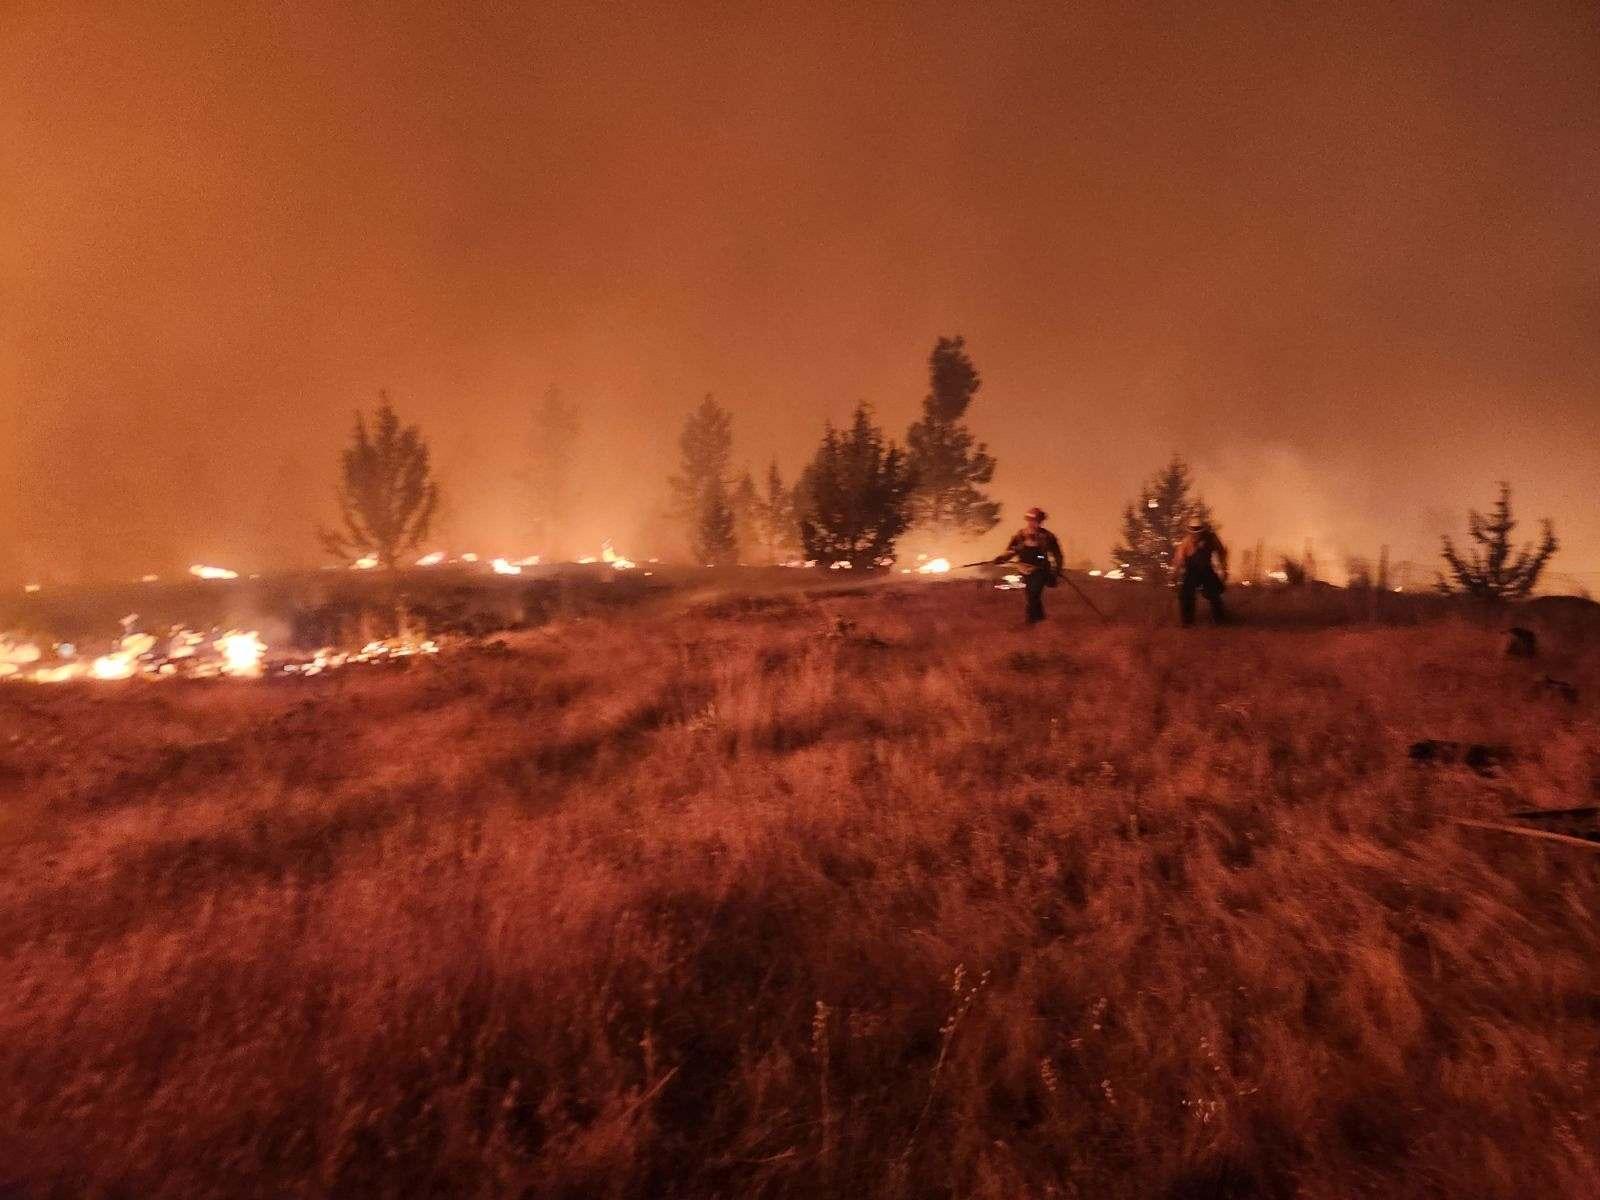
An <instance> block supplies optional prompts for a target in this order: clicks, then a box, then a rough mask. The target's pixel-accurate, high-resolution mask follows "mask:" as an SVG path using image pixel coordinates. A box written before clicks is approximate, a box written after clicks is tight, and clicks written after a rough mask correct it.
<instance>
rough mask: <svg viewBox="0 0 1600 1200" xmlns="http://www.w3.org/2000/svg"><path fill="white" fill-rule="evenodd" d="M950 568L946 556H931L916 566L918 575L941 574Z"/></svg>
mask: <svg viewBox="0 0 1600 1200" xmlns="http://www.w3.org/2000/svg"><path fill="white" fill-rule="evenodd" d="M949 570H950V560H949V559H948V558H933V559H929V560H928V561H927V562H925V563H923V564H922V565H921V566H920V567H918V568H917V574H918V575H943V574H945V573H947V572H948V571H949Z"/></svg>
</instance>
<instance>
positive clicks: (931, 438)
mask: <svg viewBox="0 0 1600 1200" xmlns="http://www.w3.org/2000/svg"><path fill="white" fill-rule="evenodd" d="M982 386H983V383H982V380H980V379H979V378H978V371H977V368H976V367H974V366H973V365H972V359H971V358H969V357H968V356H967V351H966V339H964V338H961V337H954V338H945V337H942V338H940V339H939V340H938V341H937V342H936V343H935V344H934V347H933V352H932V353H931V354H929V355H928V394H927V395H926V396H925V397H923V400H922V417H921V419H920V420H918V421H916V422H914V423H913V424H912V426H911V428H910V429H909V430H907V431H906V447H907V454H906V459H907V462H908V463H909V465H910V469H911V472H912V475H913V476H914V478H915V479H916V486H915V488H914V489H913V490H912V493H911V521H912V524H913V525H915V526H917V527H918V528H919V529H926V530H928V531H930V532H932V533H935V534H939V535H943V536H959V537H977V536H979V535H981V534H985V533H988V532H989V530H991V529H993V528H994V527H995V525H996V524H998V523H999V521H1000V505H999V504H997V503H995V502H994V501H993V500H990V499H989V497H988V495H987V494H986V493H985V492H983V490H982V486H983V485H985V484H987V483H989V481H990V480H992V479H993V478H994V467H995V462H994V458H993V456H992V455H990V454H989V449H988V447H987V446H986V445H984V444H983V443H982V442H978V441H976V440H975V439H974V438H973V436H972V432H971V431H970V430H969V429H968V428H967V427H966V425H965V423H964V422H963V418H964V417H965V416H966V414H967V409H968V408H969V407H970V406H971V404H972V398H973V396H975V395H976V394H977V392H978V389H979V388H980V387H982Z"/></svg>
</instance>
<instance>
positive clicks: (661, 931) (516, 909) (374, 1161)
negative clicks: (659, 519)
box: [0, 585, 1600, 1200]
mask: <svg viewBox="0 0 1600 1200" xmlns="http://www.w3.org/2000/svg"><path fill="white" fill-rule="evenodd" d="M1295 603H1296V604H1297V605H1298V607H1297V608H1296V609H1295V610H1294V612H1293V613H1292V614H1291V616H1290V618H1286V619H1285V620H1283V621H1281V622H1279V623H1278V624H1276V625H1274V623H1273V622H1272V621H1271V620H1270V616H1271V614H1270V612H1268V611H1267V610H1265V609H1261V610H1259V611H1258V612H1257V614H1256V615H1257V617H1259V618H1261V619H1259V620H1256V621H1255V622H1253V623H1247V624H1244V625H1241V626H1239V627H1232V628H1224V629H1220V630H1214V629H1209V628H1200V629H1197V630H1193V631H1189V632H1184V631H1180V630H1176V629H1172V628H1170V627H1167V626H1166V625H1164V624H1162V623H1160V622H1158V621H1156V620H1153V619H1151V618H1150V617H1147V616H1144V615H1141V614H1139V613H1137V612H1125V613H1123V614H1122V615H1121V616H1119V618H1118V619H1117V620H1115V621H1112V622H1109V623H1101V622H1099V621H1096V620H1095V619H1094V618H1093V617H1091V616H1087V615H1085V614H1084V613H1082V612H1081V611H1080V610H1076V609H1073V608H1072V607H1071V606H1070V599H1069V598H1068V597H1065V596H1061V597H1059V598H1055V600H1054V606H1055V610H1056V611H1055V613H1054V616H1053V619H1052V621H1051V622H1049V623H1047V624H1046V625H1045V626H1043V627H1041V628H1038V629H1035V630H1031V631H1025V630H1023V629H1021V628H1020V627H1019V622H1018V618H1019V616H1020V612H1019V611H1018V610H1019V609H1020V602H1019V601H1018V600H1017V598H1016V597H1014V596H1007V595H1001V594H997V593H994V592H992V591H991V590H988V589H984V588H978V587H965V586H960V585H936V586H920V587H913V586H907V587H898V586H897V587H890V588H887V589H884V588H880V589H870V588H868V589H861V590H856V591H850V590H837V591H832V592H830V593H828V594H816V593H811V594H807V593H805V592H802V591H799V590H795V591H791V592H789V593H786V594H783V595H779V596H764V597H763V596H739V595H724V596H720V597H712V598H709V599H708V598H706V597H703V596H701V597H694V598H690V597H685V599H684V602H683V603H681V604H677V605H674V604H670V603H657V604H652V605H641V606H638V607H636V608H633V609H627V608H618V609H616V610H615V611H608V612H604V613H598V614H590V615H584V614H581V613H580V614H578V615H575V616H562V615H560V614H556V615H553V616H551V617H550V618H549V619H548V620H546V621H545V623H544V624H542V625H541V626H540V627H539V628H537V629H532V630H527V631H522V632H511V633H507V634H504V635H502V638H503V645H500V646H496V647H495V648H494V650H493V651H492V652H490V651H485V650H479V651H477V652H471V651H456V652H446V653H445V654H442V655H440V656H438V657H437V658H436V659H432V660H428V661H425V662H424V661H419V662H416V663H414V664H413V665H412V666H411V667H409V668H408V669H406V670H403V671H387V670H364V669H361V668H352V669H348V670H346V671H344V672H340V673H335V674H332V675H329V676H326V677H320V678H316V679H306V680H295V681H293V683H292V684H250V683H244V682H232V681H224V682H217V681H211V682H200V681H195V682H182V681H169V682H165V683H147V682H140V681H129V682H127V683H122V684H107V685H63V686H61V687H56V688H32V687H28V688H23V687H9V688H3V689H0V850H3V852H4V860H3V861H4V863H5V869H4V873H3V876H0V890H3V902H0V955H3V956H4V962H3V967H4V973H5V978H6V980H7V1002H6V1004H5V1005H4V1006H0V1194H3V1195H6V1196H13V1195H14V1196H18V1197H34V1196H39V1197H54V1196H62V1197H68V1196H71V1197H78V1196H86V1197H166V1196H171V1197H200V1196H229V1197H233V1196H240V1197H251V1196H261V1197H269V1196H270V1197H280V1196H394V1197H402V1196H404V1197H413V1196H439V1197H446V1196H449V1197H460V1196H478V1197H501V1196H507V1197H590V1196H611V1197H635V1196H637V1197H674V1196H677V1197H712V1196H726V1197H734V1196H741V1197H742V1196H764V1197H791V1196H792V1197H835V1196H837V1197H845V1196H849V1197H958V1196H959V1197H966V1196H985V1197H996V1198H999V1197H1008V1198H1009V1197H1019V1196H1061V1197H1068V1196H1082V1197H1110V1198H1117V1197H1128V1198H1130V1200H1131V1198H1134V1197H1141V1198H1142V1197H1157V1198H1170V1200H1180V1198H1196V1200H1198V1198H1203V1197H1204V1198H1209V1197H1263V1198H1270V1197H1291V1196H1306V1197H1325V1198H1327V1200H1333V1198H1335V1197H1348V1196H1375V1197H1377V1196H1382V1197H1419V1198H1420V1197H1439V1196H1462V1197H1468V1196H1471V1197H1483V1196H1504V1197H1520V1196H1530V1195H1540V1196H1560V1197H1587V1196H1592V1195H1595V1194H1600V1066H1597V1065H1596V1064H1597V1063H1600V932H1597V928H1596V924H1595V921H1594V913H1595V911H1596V907H1597V904H1600V853H1597V852H1595V851H1592V850H1588V849H1586V848H1583V847H1573V846H1569V845H1565V844H1560V843H1555V842H1551V841H1549V840H1547V839H1546V840H1540V839H1533V838H1523V837H1517V836H1514V835H1508V834H1504V833H1500V832H1496V831H1492V830H1484V829H1481V828H1475V827H1464V826H1461V825H1459V824H1457V823H1456V821H1455V818H1476V819H1491V820H1492V819H1498V818H1500V817H1502V816H1503V815H1504V814H1505V813H1507V812H1510V811H1513V810H1524V809H1530V808H1574V807H1578V806H1582V805H1588V804H1594V803H1595V802H1596V797H1597V796H1600V725H1597V720H1596V718H1597V709H1596V704H1595V701H1594V697H1596V696H1597V695H1600V650H1597V649H1595V648H1591V649H1588V650H1584V649H1582V648H1581V647H1579V648H1577V649H1572V650H1566V651H1560V652H1559V654H1560V657H1559V658H1558V659H1557V660H1555V661H1551V660H1550V659H1549V658H1548V657H1546V658H1544V659H1541V660H1539V661H1533V662H1523V661H1519V660H1514V659H1508V658H1506V657H1505V656H1504V655H1502V654H1501V653H1500V645H1501V635H1500V633H1499V632H1498V631H1497V630H1496V629H1494V628H1489V627H1486V626H1483V625H1481V624H1474V623H1472V622H1469V621H1464V620H1458V619H1453V618H1451V617H1450V616H1449V615H1448V614H1442V615H1439V614H1434V615H1427V616H1426V619H1422V618H1419V617H1418V616H1417V614H1416V612H1415V611H1411V612H1409V613H1408V615H1407V618H1406V619H1405V620H1404V621H1403V622H1396V623H1384V622H1381V621H1374V620H1371V619H1365V620H1362V619H1351V618H1350V615H1349V614H1348V613H1339V614H1335V617H1336V619H1337V625H1336V626H1335V625H1334V624H1332V623H1331V622H1330V623H1326V624H1324V625H1323V626H1321V627H1319V626H1318V624H1317V622H1316V620H1315V613H1314V611H1312V607H1311V606H1309V604H1308V602H1307V601H1306V600H1305V599H1303V598H1299V599H1297V600H1296V601H1295ZM1161 615H1162V616H1165V614H1164V613H1162V614H1161ZM1368 615H1369V617H1370V616H1371V615H1373V614H1368ZM1552 672H1553V673H1555V674H1556V675H1558V676H1559V677H1560V678H1562V679H1564V680H1568V681H1570V682H1571V683H1572V685H1573V687H1574V689H1575V690H1576V693H1577V697H1578V698H1577V699H1576V700H1575V701H1574V700H1572V699H1570V698H1567V697H1565V696H1551V695H1548V694H1547V692H1546V691H1545V690H1541V689H1540V688H1538V687H1536V686H1532V685H1533V684H1535V683H1536V682H1537V680H1538V679H1539V677H1540V676H1542V675H1544V674H1547V673H1552ZM1427 739H1435V740H1439V741H1450V742H1456V743H1461V744H1466V745H1470V744H1481V745H1492V746H1496V747H1505V748H1506V749H1507V754H1506V757H1505V758H1504V759H1503V760H1502V761H1501V762H1500V763H1499V764H1498V765H1497V768H1496V769H1495V770H1494V771H1492V772H1488V773H1484V772H1479V771H1474V770H1472V769H1471V768H1470V767H1469V766H1467V765H1465V764H1461V763H1452V762H1439V763H1432V762H1430V763H1419V762H1417V761H1414V760H1413V759H1412V758H1411V757H1410V756H1409V755H1408V753H1407V748H1408V747H1410V746H1412V745H1413V744H1415V743H1417V742H1420V741H1423V740H1427Z"/></svg>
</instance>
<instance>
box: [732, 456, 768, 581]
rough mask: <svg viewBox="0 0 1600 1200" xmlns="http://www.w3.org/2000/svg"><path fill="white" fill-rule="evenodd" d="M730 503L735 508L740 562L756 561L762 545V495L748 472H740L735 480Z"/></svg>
mask: <svg viewBox="0 0 1600 1200" xmlns="http://www.w3.org/2000/svg"><path fill="white" fill-rule="evenodd" d="M728 503H729V504H730V505H731V506H732V508H733V540H734V544H735V545H736V546H738V548H739V552H738V557H739V561H741V562H751V561H754V560H755V558H756V557H757V555H758V554H759V553H760V551H761V545H762V521H761V493H760V492H758V491H757V490H756V481H755V480H754V479H753V478H751V475H750V472H749V471H748V470H745V471H741V472H739V478H738V479H736V480H734V484H733V491H732V492H731V493H729V496H728Z"/></svg>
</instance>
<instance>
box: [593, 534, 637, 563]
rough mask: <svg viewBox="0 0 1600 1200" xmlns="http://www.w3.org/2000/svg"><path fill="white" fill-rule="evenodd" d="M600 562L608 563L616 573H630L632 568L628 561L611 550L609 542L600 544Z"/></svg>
mask: <svg viewBox="0 0 1600 1200" xmlns="http://www.w3.org/2000/svg"><path fill="white" fill-rule="evenodd" d="M600 561H601V562H603V563H609V564H610V565H611V566H612V567H613V568H615V569H616V570H618V571H631V570H633V567H634V564H633V562H632V561H631V560H630V559H626V558H623V557H622V555H620V554H618V553H617V552H616V551H615V550H613V549H612V548H611V543H610V541H609V540H608V541H604V542H601V543H600Z"/></svg>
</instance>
